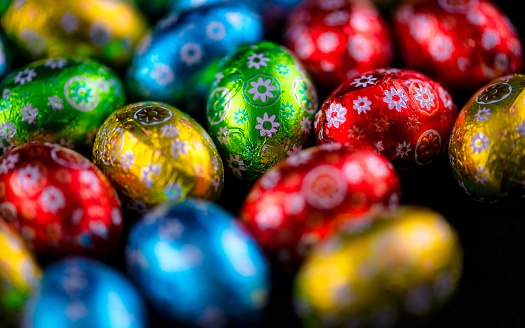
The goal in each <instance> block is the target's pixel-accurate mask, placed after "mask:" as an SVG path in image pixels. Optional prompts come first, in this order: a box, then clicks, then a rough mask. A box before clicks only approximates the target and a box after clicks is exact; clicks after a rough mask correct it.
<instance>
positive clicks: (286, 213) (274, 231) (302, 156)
mask: <svg viewBox="0 0 525 328" xmlns="http://www.w3.org/2000/svg"><path fill="white" fill-rule="evenodd" d="M399 194H400V183H399V178H398V176H397V173H396V171H395V170H394V167H393V166H392V164H391V163H390V162H388V161H387V160H386V159H385V158H383V157H381V156H379V155H377V154H376V153H374V152H372V151H369V150H359V149H357V148H353V147H346V146H343V145H341V144H327V145H323V146H317V147H312V148H308V149H306V150H303V151H300V152H298V153H296V154H294V155H292V156H291V157H289V158H288V159H286V160H285V161H284V162H282V163H280V164H278V165H276V166H274V167H273V168H272V169H270V170H269V171H268V172H266V173H265V174H264V175H263V176H262V177H261V178H260V179H259V180H257V182H256V183H255V185H254V186H253V187H252V189H251V190H250V192H249V193H248V195H247V197H246V200H245V201H244V204H243V205H242V208H241V212H240V213H241V214H240V217H241V219H242V220H243V222H244V224H245V225H246V227H247V228H248V229H249V230H250V231H251V232H252V234H253V236H254V237H255V239H256V240H257V242H258V243H259V245H261V247H262V248H263V249H264V250H265V251H266V252H267V254H268V255H269V256H270V257H271V258H272V259H274V260H277V261H279V262H280V263H281V264H292V266H293V265H294V264H297V263H298V262H300V261H301V260H302V259H304V257H305V256H306V254H307V253H308V251H309V249H310V248H311V247H312V245H314V244H315V243H316V242H317V241H318V240H320V239H322V238H324V237H325V236H326V235H327V234H329V233H330V232H331V231H333V230H334V229H337V227H338V226H339V225H340V224H342V223H344V222H347V221H352V220H355V221H358V220H359V219H360V217H361V216H363V215H368V214H369V213H370V212H373V211H377V210H378V209H380V208H385V207H388V208H394V207H396V206H397V204H398V202H399Z"/></svg>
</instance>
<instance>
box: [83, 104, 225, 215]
mask: <svg viewBox="0 0 525 328" xmlns="http://www.w3.org/2000/svg"><path fill="white" fill-rule="evenodd" d="M93 162H94V163H95V164H97V165H98V166H99V167H100V168H101V169H102V171H103V172H104V173H105V174H106V175H107V177H108V178H109V179H110V180H111V182H112V183H113V185H114V186H115V188H117V190H118V191H119V192H120V193H122V195H124V196H125V198H126V200H127V201H128V203H129V204H128V205H129V206H130V207H131V208H132V209H134V210H136V211H138V212H145V211H146V210H147V209H148V208H150V207H153V206H156V205H159V204H161V203H163V202H178V201H181V200H183V199H185V198H186V197H196V198H204V199H209V200H217V199H219V197H220V195H221V192H222V187H223V183H224V171H223V165H222V161H221V158H220V157H219V153H218V151H217V148H216V147H215V145H214V144H213V141H212V140H211V139H210V137H209V136H208V134H207V133H206V131H205V130H204V129H203V128H202V127H201V126H200V125H199V124H198V123H197V122H195V121H194V120H193V119H192V118H191V117H190V116H188V115H186V114H184V113H183V112H181V111H179V110H178V109H176V108H175V107H172V106H170V105H167V104H164V103H159V102H152V101H147V102H139V103H134V104H130V105H126V106H122V107H120V108H119V109H118V110H117V111H115V112H114V113H113V114H112V115H111V116H110V117H109V118H108V119H107V120H106V122H105V123H104V124H103V125H102V127H101V128H100V130H99V132H98V134H97V137H96V140H95V145H94V147H93Z"/></svg>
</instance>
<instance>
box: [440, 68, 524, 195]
mask: <svg viewBox="0 0 525 328" xmlns="http://www.w3.org/2000/svg"><path fill="white" fill-rule="evenodd" d="M524 87H525V75H523V74H514V75H507V76H503V77H501V78H498V79H495V80H493V81H491V82H490V83H489V84H487V85H486V86H484V87H483V88H481V89H480V90H478V92H476V93H475V94H474V95H473V96H472V98H470V100H469V101H468V102H467V103H466V104H465V106H464V107H463V109H462V110H461V112H460V114H459V116H458V118H457V120H456V123H455V125H454V129H453V132H452V136H451V138H450V146H449V158H450V166H451V168H452V171H453V172H454V176H455V178H456V179H457V181H458V183H459V185H460V187H461V188H462V189H463V190H464V191H465V193H466V194H467V195H469V196H470V198H472V199H474V200H477V201H481V202H486V203H498V202H501V203H508V202H510V203H512V202H515V201H518V200H521V201H522V200H523V199H524V198H525V189H524V181H525V168H524V166H523V162H524V161H525V104H524V99H525V91H524Z"/></svg>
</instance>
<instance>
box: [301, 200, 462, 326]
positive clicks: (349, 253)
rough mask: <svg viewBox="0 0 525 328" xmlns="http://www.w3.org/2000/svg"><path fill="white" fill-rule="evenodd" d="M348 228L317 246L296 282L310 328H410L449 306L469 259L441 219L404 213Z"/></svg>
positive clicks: (425, 212) (406, 209)
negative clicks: (410, 325)
mask: <svg viewBox="0 0 525 328" xmlns="http://www.w3.org/2000/svg"><path fill="white" fill-rule="evenodd" d="M348 228H349V229H348V230H347V231H342V232H340V233H338V234H335V235H332V236H330V237H329V238H328V239H326V240H325V241H324V242H323V243H322V244H320V245H319V246H316V247H315V248H314V249H313V251H312V253H311V254H310V256H309V257H308V259H307V260H306V262H305V263H304V265H303V266H302V267H301V269H300V270H299V273H298V274H297V276H296V278H295V282H294V296H295V302H296V311H297V313H298V315H299V316H300V317H301V318H302V322H303V324H304V326H305V327H349V326H350V327H351V326H360V327H361V326H367V327H378V326H379V327H405V326H406V324H407V323H408V322H410V321H405V320H407V319H408V320H410V319H412V324H413V323H414V320H413V319H414V318H420V317H426V316H429V315H430V314H431V313H433V312H434V311H435V310H437V309H438V308H440V307H442V305H444V304H445V303H446V302H447V301H448V300H449V299H450V297H451V295H452V294H453V292H454V291H455V289H456V287H457V284H458V281H459V279H460V277H461V274H462V257H463V252H462V247H461V245H460V243H459V240H458V237H457V234H456V232H455V231H454V229H453V228H452V226H450V225H449V224H448V223H447V221H446V220H445V219H444V218H443V217H442V216H441V215H440V214H438V213H436V212H434V211H432V210H430V209H427V208H420V207H414V206H403V207H400V208H399V209H398V210H396V211H394V212H390V213H388V212H384V213H382V214H379V215H376V216H375V217H373V218H372V220H371V221H369V222H368V224H361V225H360V226H353V227H352V226H350V227H348ZM350 228H351V229H350ZM403 323H405V325H404V324H403Z"/></svg>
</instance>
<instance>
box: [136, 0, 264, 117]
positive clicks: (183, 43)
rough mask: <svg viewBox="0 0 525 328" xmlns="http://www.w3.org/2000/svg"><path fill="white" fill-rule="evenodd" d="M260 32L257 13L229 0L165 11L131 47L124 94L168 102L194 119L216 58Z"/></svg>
mask: <svg viewBox="0 0 525 328" xmlns="http://www.w3.org/2000/svg"><path fill="white" fill-rule="evenodd" d="M262 33H263V26H262V21H261V18H260V17H259V16H258V15H257V14H256V13H255V12H254V11H252V10H251V9H249V8H247V7H244V6H242V5H238V4H234V3H224V4H213V5H208V6H202V7H198V8H195V9H192V10H189V11H185V12H183V13H181V14H178V13H173V14H170V15H168V16H166V17H165V18H164V19H162V20H161V21H160V22H159V23H158V24H157V25H156V27H155V28H154V30H153V32H152V34H151V35H148V36H146V37H145V38H144V39H143V40H142V41H141V43H140V44H139V46H138V47H137V49H136V52H135V55H134V57H133V61H132V64H131V67H130V68H129V70H128V74H127V85H128V89H129V90H128V91H129V94H130V97H131V98H133V99H134V100H156V101H162V102H166V103H169V104H171V105H174V106H177V107H179V108H180V109H182V110H183V111H185V112H187V113H189V114H190V115H192V116H193V117H194V118H196V119H197V120H198V119H199V116H203V115H204V107H205V104H206V96H207V93H208V90H209V87H210V85H211V83H212V82H213V80H214V78H215V74H216V67H217V64H218V61H219V60H220V59H221V57H222V56H224V55H225V54H226V53H228V52H229V51H232V50H235V49H236V48H237V47H238V46H239V45H241V44H244V43H251V42H256V41H258V40H259V39H260V38H261V37H262Z"/></svg>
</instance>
